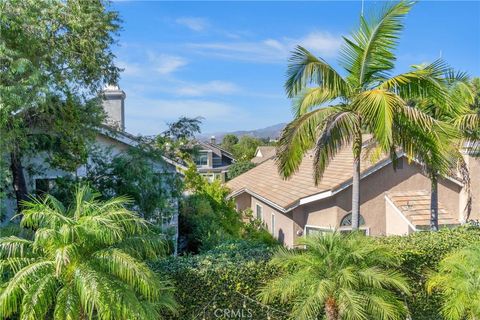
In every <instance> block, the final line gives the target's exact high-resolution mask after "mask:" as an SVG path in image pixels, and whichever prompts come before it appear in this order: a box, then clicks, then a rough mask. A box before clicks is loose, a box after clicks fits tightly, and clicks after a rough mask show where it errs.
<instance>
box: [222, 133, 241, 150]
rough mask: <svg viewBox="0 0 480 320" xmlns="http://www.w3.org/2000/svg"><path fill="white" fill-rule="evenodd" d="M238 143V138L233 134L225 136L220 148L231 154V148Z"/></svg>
mask: <svg viewBox="0 0 480 320" xmlns="http://www.w3.org/2000/svg"><path fill="white" fill-rule="evenodd" d="M237 143H238V137H237V136H236V135H234V134H226V135H225V136H224V137H223V139H222V144H221V146H222V148H223V149H225V150H227V151H228V152H233V146H234V145H236V144H237Z"/></svg>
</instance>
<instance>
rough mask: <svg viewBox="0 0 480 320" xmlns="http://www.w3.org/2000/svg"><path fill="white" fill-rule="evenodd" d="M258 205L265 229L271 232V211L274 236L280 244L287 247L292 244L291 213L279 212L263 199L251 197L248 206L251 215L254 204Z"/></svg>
mask: <svg viewBox="0 0 480 320" xmlns="http://www.w3.org/2000/svg"><path fill="white" fill-rule="evenodd" d="M257 204H258V205H260V206H261V207H262V210H263V223H264V224H265V226H266V228H267V230H269V231H270V232H271V229H272V225H271V219H272V213H273V214H274V215H275V230H274V233H273V235H274V237H275V238H276V239H278V240H279V241H280V242H281V243H282V244H284V245H285V246H287V247H293V246H294V244H295V243H294V223H293V217H292V213H291V212H290V213H287V214H284V213H281V212H280V211H278V210H276V209H275V208H273V207H271V206H270V205H268V204H266V203H264V202H263V201H261V200H259V199H257V198H255V197H253V196H252V197H251V202H250V207H251V208H252V210H253V216H254V217H255V216H256V212H255V209H256V206H257Z"/></svg>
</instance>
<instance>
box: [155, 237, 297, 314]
mask: <svg viewBox="0 0 480 320" xmlns="http://www.w3.org/2000/svg"><path fill="white" fill-rule="evenodd" d="M271 254H272V249H271V248H270V247H268V246H266V245H264V244H259V243H256V242H250V241H227V242H225V243H223V244H221V245H219V246H217V247H216V248H215V249H212V250H209V251H206V252H204V253H202V254H199V255H194V256H188V255H187V256H183V257H178V258H169V259H165V260H159V261H156V262H154V263H153V268H154V270H156V271H157V272H159V273H161V274H166V275H169V276H170V277H172V278H173V280H174V281H175V287H176V291H175V297H176V300H177V301H179V302H180V307H179V313H178V316H176V317H175V316H172V318H174V319H193V318H197V319H215V318H222V317H218V315H221V316H224V315H225V312H234V313H238V312H240V313H242V312H243V317H244V318H249V319H287V318H288V307H287V306H282V305H279V304H278V303H276V304H271V305H268V306H267V305H264V304H262V303H260V302H258V301H257V298H256V295H257V293H258V288H259V287H261V286H263V285H264V284H265V283H266V282H267V281H268V280H269V279H270V278H271V277H272V276H274V275H275V274H277V273H278V270H277V269H276V268H275V267H274V266H271V265H270V264H268V260H269V259H270V256H271ZM224 318H227V317H224ZM236 318H241V317H238V316H237V317H236Z"/></svg>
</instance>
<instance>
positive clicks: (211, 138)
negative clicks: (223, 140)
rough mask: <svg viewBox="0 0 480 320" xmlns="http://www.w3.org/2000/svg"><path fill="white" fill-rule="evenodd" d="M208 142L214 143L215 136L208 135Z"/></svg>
mask: <svg viewBox="0 0 480 320" xmlns="http://www.w3.org/2000/svg"><path fill="white" fill-rule="evenodd" d="M210 143H211V144H216V140H215V136H211V137H210Z"/></svg>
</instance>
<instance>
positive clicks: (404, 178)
mask: <svg viewBox="0 0 480 320" xmlns="http://www.w3.org/2000/svg"><path fill="white" fill-rule="evenodd" d="M402 161H404V163H403V166H401V168H402V169H397V170H396V171H394V170H393V166H392V164H389V165H386V166H385V167H383V168H381V169H380V170H378V171H376V172H374V173H372V174H370V175H369V176H367V177H366V178H364V179H362V180H361V184H360V203H361V205H360V213H361V215H362V216H363V217H364V219H365V227H366V228H368V231H369V234H370V235H385V234H386V217H385V199H384V197H385V192H388V191H391V192H396V191H407V190H430V180H429V179H428V178H427V177H426V176H424V175H423V174H422V173H421V168H420V167H419V166H418V165H417V164H416V163H410V164H408V163H407V162H406V161H405V160H404V159H402ZM460 191H461V187H460V186H458V185H457V184H455V183H453V182H452V181H450V180H446V179H441V180H440V181H439V187H438V193H439V201H440V202H441V203H442V204H443V205H444V207H445V208H446V209H447V210H448V211H449V212H451V213H453V214H455V215H458V214H459V200H460V195H459V194H460ZM351 195H352V191H351V187H348V188H346V189H344V190H343V191H341V192H339V193H338V194H336V195H335V196H334V197H332V198H329V199H324V200H320V201H317V202H315V203H312V204H310V205H308V206H307V205H306V206H305V211H306V215H307V216H308V219H307V224H309V225H317V226H319V227H331V226H335V227H336V228H338V227H339V224H340V221H341V219H342V218H343V217H344V216H345V215H346V214H347V213H348V212H350V211H351V203H352V197H351Z"/></svg>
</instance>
